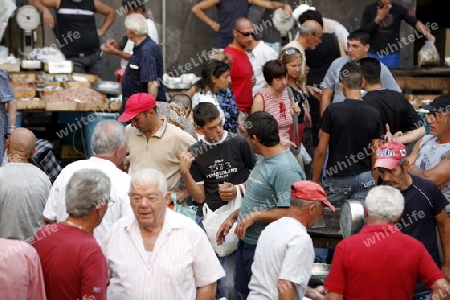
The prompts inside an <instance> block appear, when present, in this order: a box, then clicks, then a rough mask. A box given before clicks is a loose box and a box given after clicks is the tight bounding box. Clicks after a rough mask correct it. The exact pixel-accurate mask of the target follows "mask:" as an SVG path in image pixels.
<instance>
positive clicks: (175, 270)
mask: <svg viewBox="0 0 450 300" xmlns="http://www.w3.org/2000/svg"><path fill="white" fill-rule="evenodd" d="M130 200H131V201H130V202H131V206H132V208H133V212H134V216H132V217H127V218H122V219H121V220H119V221H118V222H116V224H115V225H114V229H113V231H112V232H111V236H110V238H109V239H108V240H106V241H105V243H104V244H103V251H104V253H105V255H106V257H107V259H108V262H109V265H110V268H111V279H110V285H109V287H108V299H110V300H116V299H117V300H122V299H166V300H176V299H187V300H195V299H197V300H211V299H215V297H214V296H215V294H216V281H217V280H218V279H220V278H221V277H223V276H224V275H225V272H224V271H223V269H222V267H221V266H220V263H219V260H218V259H217V257H216V254H215V253H214V250H213V248H212V246H211V244H210V243H209V241H208V238H207V237H206V234H205V232H204V231H203V230H202V229H201V228H200V227H199V226H198V225H197V224H196V223H195V222H194V221H192V220H191V219H189V218H187V217H185V216H183V215H180V214H178V213H175V212H173V211H172V210H170V209H169V208H167V205H168V204H169V202H170V193H168V192H167V180H166V177H165V176H164V175H163V174H162V173H161V172H160V171H158V170H155V169H150V168H147V169H141V170H139V171H137V172H135V173H133V175H132V177H131V183H130Z"/></svg>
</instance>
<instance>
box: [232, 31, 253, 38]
mask: <svg viewBox="0 0 450 300" xmlns="http://www.w3.org/2000/svg"><path fill="white" fill-rule="evenodd" d="M236 31H237V32H239V33H240V34H242V35H243V36H245V37H248V36H250V35H251V36H255V33H254V32H242V31H240V30H237V29H236Z"/></svg>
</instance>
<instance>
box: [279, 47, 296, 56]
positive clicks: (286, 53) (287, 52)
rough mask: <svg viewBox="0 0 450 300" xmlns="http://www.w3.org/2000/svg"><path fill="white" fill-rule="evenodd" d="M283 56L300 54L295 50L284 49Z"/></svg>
mask: <svg viewBox="0 0 450 300" xmlns="http://www.w3.org/2000/svg"><path fill="white" fill-rule="evenodd" d="M283 51H284V54H285V55H292V54H295V53H300V51H298V49H297V48H286V49H284V50H283Z"/></svg>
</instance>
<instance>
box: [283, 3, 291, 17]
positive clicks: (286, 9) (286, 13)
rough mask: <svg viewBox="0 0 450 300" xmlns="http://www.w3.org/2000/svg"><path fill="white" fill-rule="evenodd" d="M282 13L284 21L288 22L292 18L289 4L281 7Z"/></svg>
mask: <svg viewBox="0 0 450 300" xmlns="http://www.w3.org/2000/svg"><path fill="white" fill-rule="evenodd" d="M283 12H284V14H283V18H284V19H286V20H289V19H290V18H291V17H292V8H291V6H290V5H289V4H286V5H285V6H284V7H283Z"/></svg>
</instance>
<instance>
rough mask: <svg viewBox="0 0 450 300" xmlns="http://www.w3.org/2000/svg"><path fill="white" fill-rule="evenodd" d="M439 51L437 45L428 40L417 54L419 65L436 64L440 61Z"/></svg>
mask: <svg viewBox="0 0 450 300" xmlns="http://www.w3.org/2000/svg"><path fill="white" fill-rule="evenodd" d="M440 61H441V60H440V58H439V53H438V51H437V48H436V46H435V45H434V43H433V42H431V41H426V42H425V45H423V47H422V48H420V50H419V53H418V54H417V62H418V64H419V66H434V65H439V63H440Z"/></svg>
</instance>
